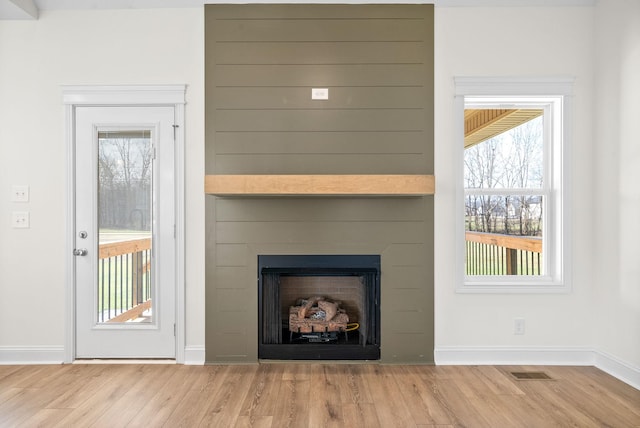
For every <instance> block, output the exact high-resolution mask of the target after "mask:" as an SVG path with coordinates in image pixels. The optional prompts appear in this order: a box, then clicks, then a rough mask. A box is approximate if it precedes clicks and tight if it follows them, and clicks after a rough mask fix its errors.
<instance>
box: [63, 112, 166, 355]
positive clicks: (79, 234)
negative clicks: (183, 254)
mask: <svg viewBox="0 0 640 428" xmlns="http://www.w3.org/2000/svg"><path fill="white" fill-rule="evenodd" d="M75 119H76V120H75V231H74V232H75V238H74V239H75V250H74V254H75V256H76V257H75V310H76V317H75V319H76V355H75V356H76V358H174V357H175V327H174V323H175V288H176V286H175V278H176V275H175V272H176V266H175V237H174V234H175V185H174V181H175V166H174V157H175V153H174V128H173V124H174V107H77V108H76V116H75Z"/></svg>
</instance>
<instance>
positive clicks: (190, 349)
mask: <svg viewBox="0 0 640 428" xmlns="http://www.w3.org/2000/svg"><path fill="white" fill-rule="evenodd" d="M204 359H205V350H204V346H185V348H184V364H185V365H191V366H202V365H204Z"/></svg>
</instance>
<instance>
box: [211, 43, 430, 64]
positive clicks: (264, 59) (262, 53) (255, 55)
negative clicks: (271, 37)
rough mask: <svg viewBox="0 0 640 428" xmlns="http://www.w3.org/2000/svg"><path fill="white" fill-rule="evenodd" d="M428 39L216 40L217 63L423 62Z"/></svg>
mask: <svg viewBox="0 0 640 428" xmlns="http://www.w3.org/2000/svg"><path fill="white" fill-rule="evenodd" d="M425 54H426V48H425V44H424V42H307V43H298V42H264V43H255V42H216V45H215V64H256V65H263V64H389V63H401V64H423V63H425V61H426V57H425Z"/></svg>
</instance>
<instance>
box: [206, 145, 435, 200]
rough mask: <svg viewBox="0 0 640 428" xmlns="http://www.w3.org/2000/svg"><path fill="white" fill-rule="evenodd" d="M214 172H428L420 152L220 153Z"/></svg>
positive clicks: (362, 173) (360, 173) (361, 173)
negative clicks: (320, 164)
mask: <svg viewBox="0 0 640 428" xmlns="http://www.w3.org/2000/svg"><path fill="white" fill-rule="evenodd" d="M318 162H322V163H324V165H325V167H324V168H322V169H321V168H320V166H319V164H318ZM400 165H402V167H401V166H400ZM213 171H216V173H217V174H309V173H318V174H319V173H321V172H322V173H323V174H359V175H365V174H367V173H369V172H371V171H377V172H378V173H379V174H400V173H402V174H424V173H428V171H425V157H423V156H420V155H417V154H393V155H391V154H389V155H381V154H373V155H365V154H362V155H356V154H334V155H331V154H322V155H321V154H317V155H298V154H292V155H286V154H281V155H219V156H216V161H215V164H214V168H213ZM355 193H357V192H355Z"/></svg>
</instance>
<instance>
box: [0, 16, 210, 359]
mask: <svg viewBox="0 0 640 428" xmlns="http://www.w3.org/2000/svg"><path fill="white" fill-rule="evenodd" d="M203 28H204V17H203V9H202V8H197V9H195V8H194V9H174V10H172V9H152V10H117V11H109V10H101V11H65V12H47V11H44V12H42V13H41V14H40V17H39V19H38V20H37V21H0V357H2V355H3V354H2V351H3V350H4V351H7V350H11V349H14V350H15V349H23V348H24V349H31V348H33V349H32V350H34V351H38V350H40V349H47V347H51V349H52V350H58V349H61V348H62V346H63V345H64V338H65V331H64V329H65V325H64V321H65V315H64V311H65V308H66V307H65V298H64V296H65V257H66V254H64V253H63V249H64V244H65V238H66V231H65V215H66V213H65V203H66V202H65V198H66V197H67V195H66V182H65V180H66V167H67V165H66V155H65V150H66V148H65V140H64V108H63V105H62V92H61V86H60V85H62V84H154V83H155V84H182V83H184V84H187V85H188V88H187V105H186V119H185V120H186V130H185V132H186V179H185V181H186V182H185V184H186V258H187V261H186V272H187V274H186V293H187V296H186V306H187V310H186V318H187V320H186V321H187V322H186V326H187V332H186V344H187V347H190V348H195V349H197V348H198V347H200V348H201V349H203V347H204V235H203V233H202V231H203V230H204V190H203V175H204V161H203V152H204V124H203V110H204V56H203V55H204V54H203V52H204V48H203V46H204V40H203ZM12 184H27V185H29V186H30V190H31V200H30V201H29V202H28V203H26V204H24V203H22V204H19V203H15V202H11V201H10V189H11V185H12ZM17 210H20V211H22V210H28V211H30V213H31V228H30V229H12V228H11V225H10V222H11V212H12V211H17ZM5 355H7V353H6V352H5Z"/></svg>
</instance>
